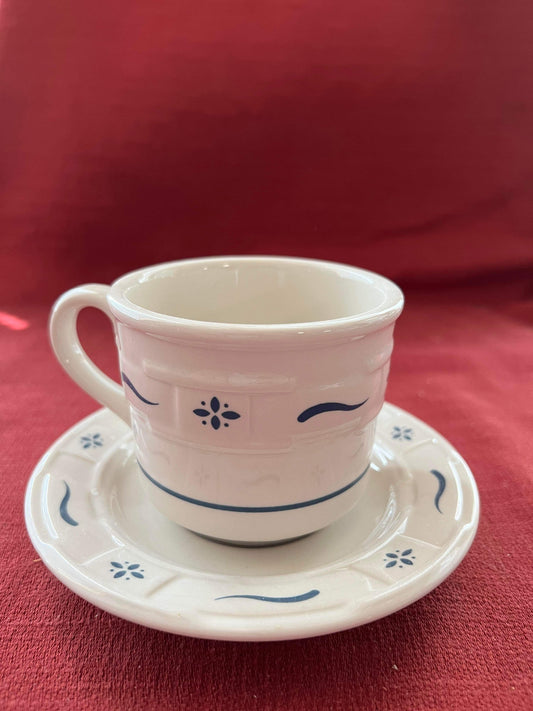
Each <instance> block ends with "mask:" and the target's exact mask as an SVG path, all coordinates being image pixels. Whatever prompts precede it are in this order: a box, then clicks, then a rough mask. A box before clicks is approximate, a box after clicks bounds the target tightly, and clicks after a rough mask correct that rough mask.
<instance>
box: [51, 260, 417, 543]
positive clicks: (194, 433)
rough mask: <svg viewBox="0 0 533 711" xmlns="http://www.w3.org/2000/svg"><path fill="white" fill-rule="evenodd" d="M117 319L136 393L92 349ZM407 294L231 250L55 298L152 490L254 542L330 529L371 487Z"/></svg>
mask: <svg viewBox="0 0 533 711" xmlns="http://www.w3.org/2000/svg"><path fill="white" fill-rule="evenodd" d="M87 305H92V306H97V307H99V308H101V309H103V310H104V311H105V312H106V313H108V315H110V317H111V318H112V320H113V322H114V325H115V331H116V340H117V346H118V352H119V358H120V368H121V371H122V381H123V389H122V388H119V386H118V385H116V384H114V383H112V382H111V381H110V380H109V379H108V378H105V376H103V374H101V373H100V372H99V371H97V370H96V368H95V366H94V365H93V364H91V363H90V361H88V359H87V358H86V356H85V355H84V353H83V351H82V350H81V348H80V347H79V345H77V344H78V341H77V337H76V333H75V325H76V316H77V312H78V311H79V309H80V308H83V307H84V306H87ZM402 305H403V297H402V294H401V292H400V290H399V289H398V287H396V286H395V285H394V284H392V283H391V282H390V281H388V280H387V279H384V278H383V277H380V276H379V275H376V274H372V273H370V272H366V271H363V270H360V269H355V268H353V267H348V266H344V265H339V264H333V263H329V262H319V261H314V260H300V259H286V258H268V257H231V258H214V259H203V260H190V261H183V262H175V263H171V264H166V265H160V266H158V267H153V268H150V269H145V270H141V271H139V272H134V273H132V274H129V275H126V276H124V277H122V278H121V279H119V280H118V281H117V282H115V283H114V284H113V285H112V286H111V287H105V286H102V285H89V286H86V287H79V288H78V289H75V290H73V291H72V292H69V293H68V294H66V295H64V296H63V297H62V299H60V301H59V302H58V304H57V305H56V307H55V310H54V313H53V315H52V320H51V336H52V342H53V345H54V348H55V350H56V353H57V355H58V358H59V360H60V361H61V362H62V363H63V365H64V366H65V368H66V369H67V371H68V372H69V373H70V374H71V375H72V376H73V377H74V378H75V379H76V380H77V382H78V383H79V384H80V385H81V386H82V387H84V388H85V389H86V390H87V391H88V392H89V393H90V394H92V395H93V396H94V397H95V398H97V399H98V400H99V401H100V402H102V403H103V404H105V405H107V406H108V407H110V408H111V409H112V410H114V411H115V412H116V413H117V414H118V415H119V416H121V417H122V418H123V419H124V420H125V421H126V422H128V423H131V427H132V430H133V437H134V441H135V444H136V457H137V459H138V462H139V467H140V471H141V472H142V476H143V484H144V491H145V492H146V495H147V496H148V497H149V498H150V500H151V501H152V502H153V503H154V504H155V506H157V508H158V509H159V510H160V511H161V512H162V513H164V514H165V515H166V516H167V517H168V518H170V519H172V520H174V521H177V522H178V523H180V524H181V525H183V526H185V527H186V528H189V529H191V530H193V531H197V532H199V533H202V534H204V535H208V536H212V537H216V538H221V539H227V540H232V541H241V542H257V543H264V542H269V541H274V540H279V539H290V538H294V537H298V536H301V535H304V534H307V533H309V532H311V531H315V530H318V529H321V528H323V527H325V526H326V525H328V524H329V523H331V522H332V521H335V520H336V519H338V518H340V517H341V516H343V515H344V514H345V513H346V512H347V511H349V510H350V509H351V508H352V507H353V506H354V505H355V504H356V503H357V502H358V501H359V500H360V499H361V497H363V496H364V492H365V488H366V486H367V480H368V473H369V462H370V455H371V451H372V447H373V443H374V434H375V423H376V416H377V414H378V412H379V411H380V409H381V407H382V404H383V401H384V396H385V388H386V383H387V376H388V372H389V363H390V357H391V352H392V346H393V341H392V333H393V328H394V322H395V320H396V318H397V317H398V315H399V313H400V311H401V309H402Z"/></svg>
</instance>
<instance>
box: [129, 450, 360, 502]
mask: <svg viewBox="0 0 533 711" xmlns="http://www.w3.org/2000/svg"><path fill="white" fill-rule="evenodd" d="M137 464H138V465H139V467H140V468H141V471H142V473H143V474H144V476H145V477H146V478H147V479H148V480H149V481H151V482H152V484H154V485H155V486H157V487H158V488H159V489H161V491H164V492H165V493H166V494H170V496H175V497H176V499H181V501H186V502H187V503H188V504H196V506H204V507H205V508H208V509H217V510H218V511H236V512H238V513H272V512H273V511H291V510H293V509H303V508H305V507H306V506H314V505H315V504H321V503H322V502H323V501H328V499H334V498H335V497H336V496H340V495H341V494H344V492H345V491H348V489H351V488H352V487H353V486H355V485H356V484H357V482H358V481H361V479H362V478H363V477H364V475H365V474H366V473H367V471H368V470H369V468H370V464H369V465H368V466H367V468H366V469H365V470H364V472H363V473H362V474H360V475H359V476H358V477H357V479H354V480H353V481H351V482H350V483H349V484H346V486H343V487H342V489H337V491H333V492H332V493H331V494H326V495H325V496H320V497H319V498H318V499H310V500H309V501H299V502H298V503H297V504H283V505H282V506H228V505H227V504H213V503H211V502H210V501H201V500H200V499H193V498H191V497H190V496H185V495H184V494H179V493H178V492H177V491H172V489H169V488H168V487H166V486H164V485H163V484H161V483H160V482H158V481H156V480H155V479H154V478H153V477H151V476H150V474H148V472H147V471H146V469H144V467H143V466H142V464H141V463H140V462H139V460H137Z"/></svg>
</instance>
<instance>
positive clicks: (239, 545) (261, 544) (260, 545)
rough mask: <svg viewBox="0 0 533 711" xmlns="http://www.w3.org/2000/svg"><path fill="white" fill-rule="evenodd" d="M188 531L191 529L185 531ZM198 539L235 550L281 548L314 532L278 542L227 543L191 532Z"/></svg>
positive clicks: (224, 540)
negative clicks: (233, 547) (234, 548)
mask: <svg viewBox="0 0 533 711" xmlns="http://www.w3.org/2000/svg"><path fill="white" fill-rule="evenodd" d="M187 530H188V531H190V530H191V529H189V528H188V529H187ZM191 533H194V534H195V535H197V536H199V537H200V538H205V539H206V540H208V541H214V542H215V543H222V544H223V545H226V546H235V547H237V548H270V547H272V546H283V545H285V544H286V543H292V542H293V541H299V540H300V539H301V538H307V536H312V535H313V533H316V531H312V532H311V533H304V534H303V535H302V536H293V538H281V539H280V540H278V541H229V540H227V539H225V538H215V536H206V535H205V534H204V533H198V532H197V531H191Z"/></svg>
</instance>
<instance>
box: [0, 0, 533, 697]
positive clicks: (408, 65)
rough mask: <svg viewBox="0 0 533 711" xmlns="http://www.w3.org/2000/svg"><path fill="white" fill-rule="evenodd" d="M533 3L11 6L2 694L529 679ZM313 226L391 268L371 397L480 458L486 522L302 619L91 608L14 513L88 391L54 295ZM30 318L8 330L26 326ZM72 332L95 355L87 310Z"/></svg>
mask: <svg viewBox="0 0 533 711" xmlns="http://www.w3.org/2000/svg"><path fill="white" fill-rule="evenodd" d="M532 23H533V9H532V8H531V5H530V3H527V2H524V1H519V2H515V3H512V4H510V5H509V4H504V3H499V2H496V0H485V2H473V3H472V2H471V3H463V2H459V1H458V0H446V1H445V2H444V1H443V0H434V2H432V3H431V4H428V3H427V2H421V1H420V0H407V1H406V2H402V3H397V2H392V1H391V0H384V1H383V2H381V3H375V2H371V1H370V0H360V2H358V3H353V2H346V1H345V0H342V1H339V2H334V3H325V2H318V1H317V0H308V1H307V2H303V1H302V0H283V1H281V0H270V1H269V2H240V1H239V0H220V1H219V2H205V0H195V2H190V1H189V0H185V1H183V2H175V1H172V2H171V1H170V0H160V1H159V2H157V3H146V2H141V1H138V0H130V1H129V2H124V1H123V0H108V1H107V2H105V3H104V2H93V3H67V2H62V1H61V0H50V2H30V1H29V0H4V2H3V3H2V5H1V6H0V30H1V36H0V57H1V62H0V181H1V192H0V240H1V246H2V252H1V254H2V280H1V282H0V304H1V305H0V309H1V310H2V311H3V312H6V313H8V314H10V315H15V316H17V317H18V318H19V319H22V320H23V321H24V322H27V327H26V328H24V323H22V322H19V323H18V324H17V322H13V320H11V321H10V320H9V318H7V319H6V317H2V318H3V320H2V323H3V324H4V325H0V338H1V342H0V363H1V366H2V378H1V381H2V382H1V383H0V389H1V396H0V413H1V416H2V427H1V431H0V438H1V449H0V451H1V457H2V463H3V465H2V493H3V496H2V497H1V499H0V515H1V520H2V526H1V528H0V541H1V547H0V550H1V551H2V557H1V559H0V560H1V563H2V574H1V575H0V600H1V609H2V635H1V641H0V651H1V655H0V664H1V665H2V667H3V669H2V673H1V676H0V706H1V707H2V708H10V709H11V708H13V709H19V708H39V709H57V708H64V707H66V706H67V704H69V705H70V706H73V707H74V708H76V709H96V708H105V709H107V708H109V709H123V708H124V709H126V708H127V709H137V708H138V709H142V708H157V709H166V708H169V709H170V708H179V709H195V710H196V709H200V710H203V709H211V710H212V709H222V708H224V709H230V710H233V709H234V710H235V711H241V710H242V709H243V708H250V709H287V708H288V709H295V710H299V709H306V710H307V709H312V708H317V709H340V710H341V709H342V711H344V709H352V708H354V709H355V708H358V709H359V708H361V709H364V710H365V711H366V710H368V709H371V708H379V709H381V708H383V709H395V710H397V709H447V708H465V707H466V708H479V709H493V708H499V709H511V708H512V709H530V708H531V707H532V706H533V692H532V683H531V654H532V652H533V643H532V637H531V627H530V620H531V616H532V613H533V610H532V604H531V603H532V595H531V588H532V585H533V576H532V573H531V562H530V561H531V539H532V537H533V526H532V517H531V504H532V503H533V475H532V469H531V461H532V457H533V448H532V444H531V432H532V429H533V417H532V415H531V400H532V395H533V392H532V390H533V388H532V374H531V371H532V368H531V363H532V360H533V358H532V355H533V337H532V325H533V239H532V230H533V208H532V205H533V200H532V198H533V140H532V139H533V136H532V126H533V90H532V79H533V43H532V42H531V33H532V29H533V28H532ZM224 253H268V254H293V255H302V256H314V257H322V258H328V259H335V260H339V261H345V262H348V263H352V264H357V265H359V266H363V267H367V268H371V269H375V270H377V271H380V272H382V273H384V274H386V275H388V276H390V277H392V278H393V279H395V280H397V281H398V282H399V283H400V285H401V286H402V287H403V288H404V290H405V292H406V297H407V305H406V310H405V313H404V315H403V316H402V317H401V320H400V322H399V324H398V329H397V341H396V343H397V345H396V352H395V358H394V364H393V369H392V373H391V380H390V387H389V392H388V398H389V399H390V400H391V401H392V402H394V403H396V404H398V405H400V406H402V407H404V408H406V409H408V410H410V411H411V412H413V413H414V414H416V415H418V416H419V417H422V418H423V419H425V420H427V421H428V422H429V423H430V424H432V425H433V426H435V427H436V428H437V429H439V430H440V431H441V432H442V433H443V434H444V435H445V436H446V437H448V439H450V440H451V441H452V443H453V444H454V445H455V446H457V448H458V449H459V450H460V452H461V453H462V454H463V455H464V456H465V458H466V459H467V461H468V462H469V463H470V465H471V466H472V468H473V471H474V474H475V475H476V478H477V481H478V485H479V489H480V493H481V498H482V519H481V523H480V528H479V533H478V538H477V539H476V542H475V543H474V546H473V548H472V550H471V552H470V554H469V555H468V556H467V558H466V559H465V561H464V562H463V564H462V565H461V567H460V568H459V569H458V570H457V571H456V572H455V573H454V574H453V575H452V576H451V578H450V579H449V580H448V581H446V582H445V583H444V584H443V585H441V586H440V588H438V589H437V590H436V591H434V592H433V593H431V594H430V595H428V596H427V597H426V598H424V599H422V600H421V601H419V602H418V603H416V604H415V605H412V606H411V607H410V608H408V609H406V610H403V611H401V612H399V613H397V614H395V615H393V616H391V617H389V618H387V619H384V620H381V621H378V622H376V623H373V624H371V625H368V626H366V627H362V628H359V629H355V630H351V631H347V632H343V633H340V634H336V635H331V636H328V637H324V638H318V639H312V640H303V641H298V642H290V643H269V644H233V643H219V642H207V641H202V640H194V639H186V638H181V637H172V636H171V635H166V634H162V633H160V632H155V631H152V630H148V629H143V628H140V627H136V626H134V625H132V624H130V623H127V622H124V621H122V620H119V619H116V618H113V617H111V616H110V615H108V614H106V613H103V612H100V611H99V610H97V609H96V608H94V607H93V606H91V605H89V604H88V603H85V602H83V601H82V600H80V599H78V598H77V597H75V596H74V595H73V594H72V593H70V592H69V591H68V590H66V589H65V588H64V587H63V586H62V585H61V584H60V583H59V582H57V581H56V580H55V579H53V578H52V577H51V576H50V574H49V573H48V572H47V571H46V570H45V569H44V566H43V565H42V564H41V563H40V562H39V561H38V560H36V559H37V556H36V554H35V553H34V551H33V549H32V548H31V545H30V543H29V541H28V538H27V536H26V534H25V529H24V523H23V517H22V501H23V495H24V487H25V485H26V482H27V479H28V477H29V475H30V473H31V470H32V467H33V466H34V465H35V463H36V461H37V460H38V458H39V456H40V455H41V454H42V453H43V452H44V451H45V450H46V448H47V447H48V446H49V444H50V443H51V442H52V441H53V440H54V438H55V437H56V436H58V435H59V434H61V432H63V431H64V430H65V429H66V428H67V427H68V426H70V425H71V424H73V423H74V422H76V421H77V420H78V419H79V418H80V417H81V416H83V415H85V414H87V413H88V412H90V411H91V410H93V409H95V404H94V403H93V402H92V401H91V400H90V399H89V398H88V397H87V396H85V395H84V394H83V393H82V392H81V391H80V390H79V389H78V388H77V387H76V386H75V385H74V384H72V383H71V382H70V381H68V379H67V378H66V376H64V374H63V373H62V372H61V371H60V368H59V366H58V365H57V364H56V363H55V361H54V359H53V356H52V355H51V353H50V350H49V347H48V344H47V338H46V329H45V325H46V318H47V313H48V310H49V308H50V305H51V303H52V301H53V299H54V298H55V297H56V296H57V295H58V294H59V293H60V292H61V291H63V290H65V289H66V288H68V287H70V286H73V285H75V284H78V283H80V282H83V281H86V280H89V281H110V280H111V279H113V278H114V277H116V276H118V275H119V274H121V273H123V272H124V271H126V270H128V269H131V268H135V267H138V266H143V265H146V264H152V263H156V262H158V261H163V260H167V259H179V258H182V257H188V256H197V255H205V254H224ZM17 328H20V330H17ZM82 331H83V335H84V338H85V341H86V342H87V346H88V350H89V351H90V352H91V353H92V354H95V355H96V357H97V359H98V361H99V362H100V363H101V364H102V365H103V366H104V367H106V368H107V369H109V370H112V369H114V368H115V365H114V354H113V350H112V342H111V337H110V331H109V328H108V327H107V326H106V325H105V323H104V319H103V318H100V317H97V316H94V315H92V316H91V315H85V316H84V318H83V322H82Z"/></svg>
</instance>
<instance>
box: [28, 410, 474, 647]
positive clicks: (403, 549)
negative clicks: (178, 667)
mask: <svg viewBox="0 0 533 711" xmlns="http://www.w3.org/2000/svg"><path fill="white" fill-rule="evenodd" d="M369 474H370V480H369V482H368V488H367V491H366V494H365V500H364V502H363V503H362V504H359V506H358V507H357V508H356V509H355V510H354V511H352V512H351V513H349V514H347V515H346V516H345V517H344V518H343V519H341V520H340V521H338V522H337V523H335V524H333V525H332V526H330V527H329V528H327V529H324V530H322V531H319V532H318V533H315V534H312V535H311V536H308V537H307V538H303V539H300V540H297V541H293V542H291V543H287V544H285V545H281V546H275V547H270V548H237V547H232V546H227V545H223V544H220V543H216V542H214V541H210V540H206V539H204V538H201V537H199V536H197V535H196V534H194V533H191V532H189V531H187V530H185V529H182V528H181V527H179V526H177V525H176V524H174V523H172V522H170V521H168V520H166V519H165V518H164V517H163V516H162V515H161V514H159V513H158V511H157V510H156V509H154V508H153V507H152V505H151V504H150V503H149V502H148V501H146V500H145V498H144V497H143V493H142V491H143V490H142V485H141V481H140V474H139V471H138V467H137V463H136V460H135V456H134V452H133V441H132V436H131V433H130V431H129V429H128V428H127V427H126V425H125V424H124V423H123V422H122V421H121V420H119V419H118V418H117V417H116V416H115V415H113V414H112V413H111V412H109V411H108V410H99V411H98V412H96V413H94V414H93V415H91V416H90V417H87V418H86V419H85V420H83V421H81V422H80V423H78V424H77V425H76V426H75V427H73V428H72V429H70V430H69V431H68V432H66V434H64V435H63V436H62V437H61V438H60V439H59V440H58V441H57V442H56V443H55V444H53V445H52V447H51V448H50V449H49V451H48V452H47V454H46V455H45V456H44V457H43V459H42V460H41V461H40V462H39V464H38V465H37V467H36V469H35V471H34V472H33V475H32V477H31V479H30V482H29V484H28V488H27V492H26V502H25V514H26V525H27V528H28V531H29V534H30V537H31V540H32V542H33V545H34V546H35V548H36V550H37V552H38V553H39V555H40V556H41V558H42V559H43V561H44V562H45V564H46V565H47V566H48V568H49V569H50V570H51V571H52V573H53V574H54V575H55V576H56V577H58V578H59V580H61V581H62V582H63V583H64V584H65V585H66V586H67V587H69V588H70V589H71V590H73V591H74V592H75V593H77V594H78V595H80V596H81V597H83V598H85V599H86V600H89V601H90V602H92V603H93V604H95V605H97V606H98V607H100V608H102V609H104V610H107V611H108V612H111V613H113V614H115V615H118V616H119V617H123V618H125V619H128V620H131V621H133V622H137V623H139V624H142V625H147V626H149V627H154V628H157V629H161V630H165V631H168V632H174V633H178V634H184V635H190V636H195V637H206V638H212V639H224V640H281V639H294V638H298V637H311V636H314V635H320V634H326V633H329V632H335V631H338V630H342V629H346V628H349V627H354V626H356V625H361V624H364V623H366V622H371V621H372V620H375V619H377V618H379V617H383V616H385V615H388V614H390V613H392V612H394V611H396V610H398V609H400V608H402V607H404V606H406V605H408V604H410V603H412V602H414V601H415V600H417V599H418V598H420V597H422V596H423V595H425V594H426V593H428V592H429V591H430V590H432V589H433V588H434V587H436V586H437V585H438V584H439V583H441V582H442V581H443V580H444V579H445V578H446V577H447V576H448V575H449V574H450V573H451V572H452V571H453V570H454V569H455V568H456V567H457V565H458V564H459V563H460V562H461V560H462V558H463V557H464V555H465V554H466V552H467V551H468V549H469V547H470V545H471V543H472V540H473V538H474V535H475V532H476V527H477V522H478V516H479V500H478V494H477V489H476V485H475V482H474V479H473V477H472V474H471V472H470V470H469V468H468V466H467V465H466V463H465V462H464V461H463V459H462V458H461V457H460V456H459V454H458V453H457V452H456V451H455V449H454V448H453V447H452V446H451V445H450V444H449V443H448V442H447V441H446V440H445V439H443V438H442V437H441V436H440V435H439V434H437V433H436V432H435V431H434V430H433V429H431V428H430V427H428V426H427V425H426V424H424V423H423V422H421V421H420V420H418V419H416V418H415V417H413V416H412V415H409V414H408V413H406V412H404V411H403V410H400V409H398V408H397V407H394V406H393V405H390V404H385V406H384V408H383V410H382V412H381V414H380V416H379V420H378V433H377V442H376V446H375V448H374V454H373V459H372V464H371V470H370V472H369Z"/></svg>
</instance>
